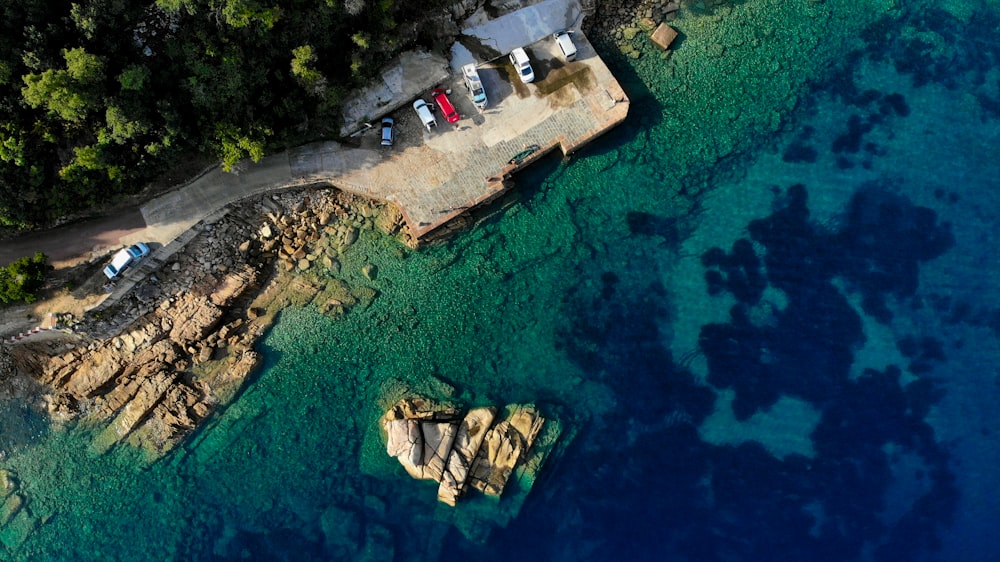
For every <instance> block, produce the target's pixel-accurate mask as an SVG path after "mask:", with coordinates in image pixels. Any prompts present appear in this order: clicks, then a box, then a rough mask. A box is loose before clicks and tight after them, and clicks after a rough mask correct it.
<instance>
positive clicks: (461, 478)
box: [438, 408, 496, 506]
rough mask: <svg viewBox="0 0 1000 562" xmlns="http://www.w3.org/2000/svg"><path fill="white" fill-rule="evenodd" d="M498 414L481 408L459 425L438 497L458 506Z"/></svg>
mask: <svg viewBox="0 0 1000 562" xmlns="http://www.w3.org/2000/svg"><path fill="white" fill-rule="evenodd" d="M495 415H496V411H495V410H494V409H493V408H477V409H475V410H472V411H470V412H469V413H468V414H466V416H465V419H463V420H462V424H461V425H460V426H459V427H458V432H457V433H456V435H455V440H454V443H453V444H452V449H451V454H450V455H448V463H447V465H446V466H445V470H444V472H443V474H442V477H441V480H440V481H441V485H440V486H439V487H438V500H440V501H442V502H444V503H446V504H448V505H451V506H454V505H455V502H456V501H457V500H458V498H460V497H461V496H462V494H464V493H465V485H466V480H467V479H468V477H469V469H470V468H471V467H472V462H473V461H474V460H475V458H476V454H477V453H478V452H479V447H480V446H481V445H482V444H483V439H484V438H485V437H486V432H487V431H488V430H489V428H490V426H491V425H493V419H494V417H495Z"/></svg>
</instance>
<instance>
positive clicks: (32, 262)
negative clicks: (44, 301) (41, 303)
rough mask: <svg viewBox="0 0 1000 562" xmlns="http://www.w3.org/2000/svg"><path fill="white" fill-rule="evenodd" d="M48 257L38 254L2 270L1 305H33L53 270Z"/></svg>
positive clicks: (0, 269)
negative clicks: (21, 302)
mask: <svg viewBox="0 0 1000 562" xmlns="http://www.w3.org/2000/svg"><path fill="white" fill-rule="evenodd" d="M48 262H49V260H48V257H46V256H45V254H43V253H41V252H38V253H36V254H35V255H34V256H32V257H30V258H29V257H27V256H25V257H23V258H20V259H18V260H16V261H15V262H14V263H11V264H9V265H7V266H6V267H3V268H0V304H11V303H15V302H20V301H23V302H27V303H32V302H35V301H36V300H37V299H38V291H39V290H40V289H41V288H42V285H43V284H44V283H45V274H46V273H47V272H48V271H49V270H50V269H52V266H50V265H49V263H48Z"/></svg>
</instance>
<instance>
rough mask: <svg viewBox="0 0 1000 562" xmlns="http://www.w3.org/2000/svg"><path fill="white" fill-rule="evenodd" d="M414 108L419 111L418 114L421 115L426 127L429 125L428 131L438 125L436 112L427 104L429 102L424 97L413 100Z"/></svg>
mask: <svg viewBox="0 0 1000 562" xmlns="http://www.w3.org/2000/svg"><path fill="white" fill-rule="evenodd" d="M413 110H414V111H416V112H417V116H418V117H420V122H421V123H423V124H424V127H427V130H428V131H430V130H431V127H437V126H438V122H437V119H435V118H434V114H433V113H431V108H430V107H428V106H427V102H425V101H424V100H423V99H419V100H417V101H415V102H413Z"/></svg>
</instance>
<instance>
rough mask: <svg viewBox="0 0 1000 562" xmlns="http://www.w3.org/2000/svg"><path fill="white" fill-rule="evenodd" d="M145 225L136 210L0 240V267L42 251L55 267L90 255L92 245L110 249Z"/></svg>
mask: <svg viewBox="0 0 1000 562" xmlns="http://www.w3.org/2000/svg"><path fill="white" fill-rule="evenodd" d="M144 228H146V223H145V222H144V221H143V220H142V213H140V212H139V209H130V210H128V211H124V212H121V213H116V214H115V215H112V216H109V217H102V218H97V219H90V220H85V221H80V222H75V223H72V224H67V225H65V226H60V227H57V228H53V229H51V230H46V231H42V232H32V233H30V234H25V235H23V236H20V237H17V238H12V239H10V240H3V241H0V266H3V265H7V264H9V263H10V262H12V261H14V260H16V259H18V258H20V257H22V256H33V255H35V252H42V253H44V254H45V255H46V256H48V257H49V263H50V264H52V265H54V266H55V267H56V268H61V267H67V266H71V265H74V264H75V263H78V262H80V261H81V260H85V259H88V258H90V256H91V253H92V252H93V251H94V249H95V248H97V249H101V248H114V247H117V246H118V245H119V239H120V238H121V237H123V236H127V235H129V234H132V233H134V232H138V231H140V230H142V229H144Z"/></svg>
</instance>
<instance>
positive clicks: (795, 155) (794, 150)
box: [781, 141, 819, 164]
mask: <svg viewBox="0 0 1000 562" xmlns="http://www.w3.org/2000/svg"><path fill="white" fill-rule="evenodd" d="M817 156H819V153H818V152H816V149H815V148H813V147H811V146H809V145H808V144H805V143H803V142H799V141H795V142H793V143H792V144H790V145H788V148H786V149H785V152H784V154H782V155H781V160H782V161H784V162H790V163H796V164H802V163H805V164H812V163H813V162H815V161H816V157H817Z"/></svg>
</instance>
